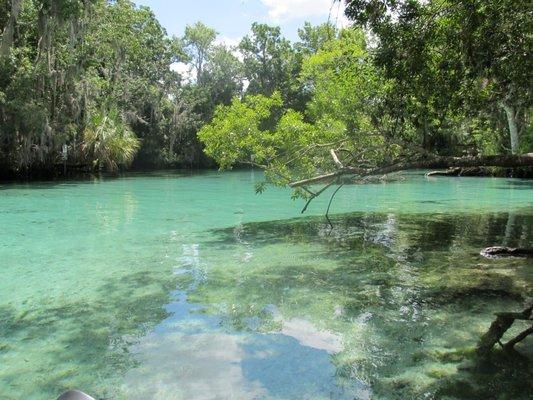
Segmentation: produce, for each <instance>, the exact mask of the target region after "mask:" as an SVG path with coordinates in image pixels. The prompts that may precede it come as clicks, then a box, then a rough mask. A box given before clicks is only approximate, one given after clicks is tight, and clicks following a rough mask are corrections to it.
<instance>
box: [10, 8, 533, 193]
mask: <svg viewBox="0 0 533 400" xmlns="http://www.w3.org/2000/svg"><path fill="white" fill-rule="evenodd" d="M336 1H338V0H336ZM531 14H532V10H531V7H530V6H529V5H528V4H527V2H520V1H512V0H502V1H495V0H490V1H481V0H479V1H477V0H468V1H467V0H464V1H446V0H438V1H436V0H432V1H416V0H405V1H398V0H366V1H364V0H361V1H359V0H358V1H347V2H346V15H347V16H348V17H349V18H350V19H352V21H353V23H354V26H353V27H352V28H349V29H342V30H338V29H336V28H335V26H333V25H332V24H329V23H324V24H322V25H319V26H311V25H310V24H305V25H304V26H303V27H302V28H301V29H300V30H299V38H300V39H299V40H298V41H297V42H296V43H291V42H290V41H289V40H287V39H286V38H284V37H283V36H282V35H281V31H280V29H279V27H274V26H269V25H266V24H259V23H254V24H253V25H252V27H251V31H250V34H249V35H247V36H245V37H244V38H243V39H242V40H241V42H240V43H239V44H238V46H235V47H230V46H228V45H226V44H221V43H220V42H219V41H218V40H217V32H216V31H215V30H213V29H211V28H209V27H207V26H205V25H204V24H202V23H200V22H199V23H196V24H194V25H191V26H187V27H185V31H184V34H183V36H182V37H169V36H168V35H167V33H166V32H165V30H164V29H163V28H162V27H161V25H160V24H159V22H158V21H157V19H156V18H155V16H154V14H153V13H152V11H150V10H149V9H148V8H146V7H137V6H135V5H134V3H133V2H131V1H128V0H118V1H113V2H109V1H105V0H61V1H50V0H0V32H1V37H0V168H1V170H2V172H4V173H13V174H25V173H35V172H54V171H56V170H58V167H59V166H60V165H62V163H63V162H66V164H67V165H68V167H69V169H77V168H79V169H84V170H87V169H94V170H117V169H121V168H126V167H128V166H130V165H131V164H133V165H134V166H137V167H167V166H182V167H183V166H214V165H215V164H216V165H220V166H222V167H231V166H233V165H236V164H255V165H260V166H262V167H264V168H265V169H266V171H267V181H268V182H269V183H274V184H286V183H288V182H290V181H293V180H294V179H297V178H304V177H308V176H310V175H313V174H315V173H318V172H320V171H324V170H328V169H329V168H331V167H335V165H336V164H343V165H344V164H353V163H354V162H356V163H357V164H358V165H363V166H364V165H366V164H368V165H371V166H375V165H378V164H380V163H384V162H390V161H393V160H395V159H397V158H398V157H404V158H406V157H410V156H411V155H412V154H414V153H416V154H422V153H424V152H426V153H431V154H437V155H459V156H460V155H465V154H469V155H493V154H505V153H513V154H517V153H524V152H527V151H529V150H531V147H532V143H533V133H532V130H531V123H530V121H531V82H532V80H531V71H532V70H533V68H532V65H531V64H532V61H531V60H532V58H531V46H532V39H531V32H532V29H531V28H532V27H531V24H532V21H533V18H532V15H531ZM177 63H180V64H179V65H181V66H185V68H186V69H187V70H188V73H184V72H183V71H182V73H179V72H177V68H175V67H176V65H178V64H177ZM65 150H66V152H65ZM330 150H334V151H335V152H336V153H335V154H336V157H331V153H330ZM337 167H338V165H337ZM59 170H60V169H59ZM258 189H261V188H258Z"/></svg>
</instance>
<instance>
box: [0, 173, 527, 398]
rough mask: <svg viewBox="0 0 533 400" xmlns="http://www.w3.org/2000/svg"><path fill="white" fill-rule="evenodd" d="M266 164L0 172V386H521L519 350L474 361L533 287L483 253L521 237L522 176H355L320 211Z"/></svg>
mask: <svg viewBox="0 0 533 400" xmlns="http://www.w3.org/2000/svg"><path fill="white" fill-rule="evenodd" d="M260 179H261V175H260V174H259V173H257V172H255V173H254V172H249V171H248V172H231V173H215V172H209V173H202V174H197V175H194V174H193V175H190V174H179V173H152V174H131V175H128V176H126V177H123V178H121V179H105V180H98V181H87V182H69V183H57V184H54V183H34V184H18V185H16V184H12V185H3V186H0V274H1V275H0V278H1V279H0V398H1V399H13V400H14V399H22V398H24V399H35V400H37V399H38V400H40V399H43V400H44V399H52V398H55V397H57V395H58V394H60V393H61V392H62V391H64V390H67V389H70V388H79V389H81V390H84V391H86V392H88V393H90V394H92V395H93V396H95V397H96V398H106V399H108V398H112V399H151V398H153V399H169V400H173V399H228V398H234V399H263V398H264V399H422V398H427V399H431V398H449V399H455V398H456V399H475V398H480V399H486V398H490V396H493V395H494V393H498V394H501V396H502V398H513V399H520V398H524V399H525V398H527V393H528V392H529V391H530V390H531V389H532V387H531V383H530V380H528V379H527V377H528V376H530V375H528V374H530V373H531V369H530V368H531V367H530V366H527V365H525V366H523V365H520V367H519V368H510V367H509V365H506V364H504V365H503V366H501V365H499V366H498V367H497V368H496V367H495V366H494V365H492V364H490V363H489V364H487V365H469V364H467V361H468V359H469V358H470V355H471V353H472V348H473V346H475V343H476V341H477V339H478V338H479V336H480V335H481V334H482V333H483V332H484V331H485V330H486V329H487V328H488V325H489V324H490V322H491V320H492V318H493V313H494V312H497V311H500V310H503V311H507V310H518V309H520V307H521V305H522V302H523V300H524V298H525V297H527V296H528V295H529V296H531V294H532V293H531V292H532V290H531V283H532V282H533V272H532V267H533V263H532V262H531V261H530V260H524V259H507V260H503V259H500V260H487V259H484V258H482V257H480V256H479V251H480V249H481V248H483V247H486V246H490V245H508V246H524V247H527V246H529V247H531V245H532V243H533V201H532V199H533V183H532V182H531V181H521V180H511V179H492V178H436V179H426V178H424V176H423V174H421V173H414V174H408V175H406V176H405V179H402V180H398V181H395V182H391V183H387V184H383V183H380V184H369V185H355V186H352V187H346V188H344V189H343V190H342V191H341V192H339V195H338V197H337V199H336V201H335V203H334V207H333V208H334V209H333V211H334V213H336V214H337V215H336V216H335V217H334V218H333V220H334V228H333V229H331V228H330V227H329V226H328V225H327V224H326V223H325V221H324V218H323V216H322V214H323V212H324V210H325V207H326V204H327V201H328V200H329V199H328V197H329V196H327V195H325V196H324V197H323V198H321V199H319V200H318V201H316V202H315V203H313V204H312V205H311V207H310V210H309V213H308V215H304V216H301V215H300V214H299V211H300V209H301V207H302V205H303V204H302V202H301V201H298V202H293V201H291V200H290V192H288V191H285V190H281V189H272V190H269V191H267V192H266V193H265V194H263V195H261V196H257V195H255V194H254V191H253V184H254V182H255V181H258V180H260ZM521 327H522V326H518V327H517V328H516V329H520V328H521ZM532 347H533V346H532V344H531V341H526V342H524V343H523V344H521V345H519V346H518V349H519V350H520V351H521V352H522V353H523V354H529V356H530V357H532V356H533V349H532ZM520 362H521V363H523V362H524V361H520V360H511V361H509V363H510V365H511V366H512V365H515V366H516V364H517V363H520Z"/></svg>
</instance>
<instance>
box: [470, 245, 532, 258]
mask: <svg viewBox="0 0 533 400" xmlns="http://www.w3.org/2000/svg"><path fill="white" fill-rule="evenodd" d="M480 254H481V255H482V256H483V257H486V258H495V257H533V249H521V248H515V247H503V246H493V247H487V248H486V249H483V250H481V252H480Z"/></svg>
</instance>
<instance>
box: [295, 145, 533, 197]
mask: <svg viewBox="0 0 533 400" xmlns="http://www.w3.org/2000/svg"><path fill="white" fill-rule="evenodd" d="M530 166H533V153H528V154H523V155H497V156H479V157H439V156H436V157H431V158H427V159H423V160H417V161H405V162H397V163H395V164H391V165H386V166H383V167H378V168H374V169H365V168H357V167H350V166H347V167H344V168H341V169H339V170H338V171H335V172H331V173H328V174H323V175H318V176H315V177H312V178H308V179H303V180H300V181H296V182H292V183H290V184H289V186H290V187H293V188H295V187H301V186H305V185H314V184H317V183H322V182H329V181H331V180H333V179H335V178H338V177H341V176H343V175H359V176H370V175H385V174H390V173H391V172H397V171H403V170H410V169H426V168H453V167H459V168H469V167H504V168H516V167H530Z"/></svg>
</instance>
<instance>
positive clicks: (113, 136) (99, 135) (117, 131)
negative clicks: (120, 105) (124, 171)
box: [83, 109, 140, 171]
mask: <svg viewBox="0 0 533 400" xmlns="http://www.w3.org/2000/svg"><path fill="white" fill-rule="evenodd" d="M139 147H140V142H139V139H137V137H136V136H135V134H134V133H133V132H132V131H131V129H130V128H129V127H128V126H127V125H126V124H125V123H124V122H123V121H122V120H121V118H120V116H119V113H118V111H117V110H116V109H115V110H111V111H108V112H105V113H98V114H95V115H93V117H92V118H91V120H90V121H89V122H88V124H87V126H86V127H85V131H84V133H83V150H84V152H85V154H86V155H88V156H89V157H90V159H92V160H93V163H94V165H95V166H97V167H98V168H99V169H102V168H104V167H105V168H107V170H109V171H116V170H117V169H118V168H119V167H122V166H129V165H130V164H131V163H132V161H133V157H134V156H135V153H136V152H137V150H138V149H139Z"/></svg>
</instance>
